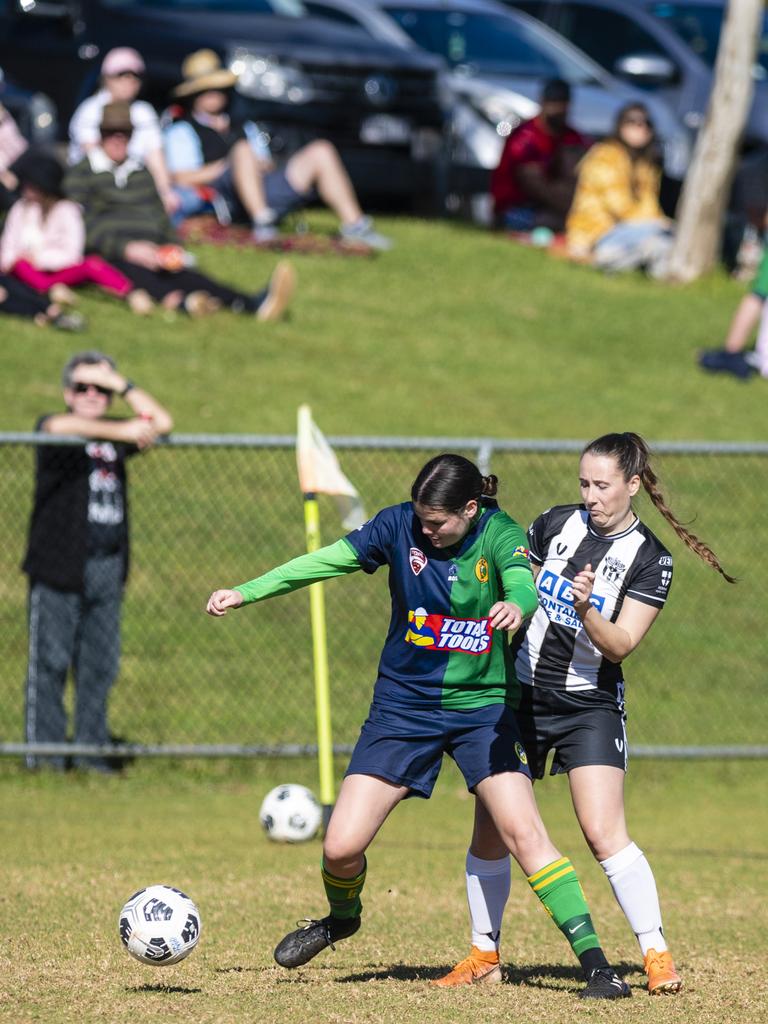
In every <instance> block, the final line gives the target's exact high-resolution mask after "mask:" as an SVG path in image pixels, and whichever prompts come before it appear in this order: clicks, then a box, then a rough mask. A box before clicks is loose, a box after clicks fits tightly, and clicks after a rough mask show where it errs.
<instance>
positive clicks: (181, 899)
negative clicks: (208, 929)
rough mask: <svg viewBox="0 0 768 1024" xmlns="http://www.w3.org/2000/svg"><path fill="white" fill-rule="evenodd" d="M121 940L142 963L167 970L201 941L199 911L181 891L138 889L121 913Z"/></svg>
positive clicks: (156, 887)
mask: <svg viewBox="0 0 768 1024" xmlns="http://www.w3.org/2000/svg"><path fill="white" fill-rule="evenodd" d="M118 927H119V929H120V940H121V941H122V943H123V945H124V946H125V948H126V949H127V950H128V952H129V953H130V954H131V956H134V957H136V959H137V960H140V961H141V962H142V963H143V964H154V965H155V966H156V967H167V966H168V965H170V964H177V963H178V962H179V960H183V959H184V957H186V956H189V954H190V953H191V952H192V950H193V949H194V948H195V946H196V945H197V942H198V939H199V938H200V929H201V927H202V925H201V921H200V911H199V910H198V909H197V907H196V906H195V904H194V903H193V902H192V900H191V899H190V898H189V896H187V895H185V893H183V892H182V891H181V890H180V889H174V888H173V886H170V885H150V886H147V888H146V889H139V891H138V892H135V893H134V894H133V896H131V898H130V899H129V900H128V901H127V903H126V904H125V906H124V907H123V909H122V910H121V911H120V918H119V922H118Z"/></svg>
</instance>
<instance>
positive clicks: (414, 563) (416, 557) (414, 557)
mask: <svg viewBox="0 0 768 1024" xmlns="http://www.w3.org/2000/svg"><path fill="white" fill-rule="evenodd" d="M408 561H409V562H410V563H411V571H412V572H413V575H414V576H418V575H419V573H420V572H421V570H422V569H423V568H425V566H426V564H427V556H426V555H425V554H424V552H423V551H422V550H421V549H420V548H411V551H410V554H409V555H408Z"/></svg>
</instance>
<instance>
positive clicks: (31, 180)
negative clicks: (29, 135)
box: [13, 147, 64, 199]
mask: <svg viewBox="0 0 768 1024" xmlns="http://www.w3.org/2000/svg"><path fill="white" fill-rule="evenodd" d="M13 171H14V174H15V175H16V177H17V178H18V179H19V184H21V185H32V186H34V188H37V189H39V190H40V191H41V192H44V193H45V194H46V195H49V196H56V197H57V199H62V198H63V196H64V189H63V181H64V168H63V167H62V166H61V164H60V163H59V161H58V160H57V159H56V157H55V156H52V155H51V154H50V153H47V152H45V151H44V150H40V149H34V148H31V147H30V148H29V149H27V150H26V151H25V152H24V153H22V154H21V156H20V157H19V159H18V160H17V161H16V163H15V164H14V166H13Z"/></svg>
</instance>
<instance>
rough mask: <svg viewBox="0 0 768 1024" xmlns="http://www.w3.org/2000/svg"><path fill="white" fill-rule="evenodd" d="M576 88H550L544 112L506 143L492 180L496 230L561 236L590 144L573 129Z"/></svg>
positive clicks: (551, 84) (556, 84)
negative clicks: (578, 170) (537, 231)
mask: <svg viewBox="0 0 768 1024" xmlns="http://www.w3.org/2000/svg"><path fill="white" fill-rule="evenodd" d="M570 101H571V87H570V86H569V85H568V83H567V82H563V81H561V80H560V79H559V78H553V79H551V80H550V81H548V82H546V83H545V85H544V88H543V90H542V94H541V110H540V111H539V113H538V114H537V115H536V117H534V118H532V119H531V120H530V121H523V122H522V124H519V125H518V126H517V128H515V129H514V131H513V132H512V133H511V134H510V135H509V136H508V137H507V140H506V142H505V143H504V149H503V151H502V154H501V160H500V161H499V166H498V167H497V168H496V170H495V171H494V172H493V174H492V176H491V194H492V196H493V204H494V215H495V220H496V226H497V227H500V228H508V229H510V230H513V231H533V230H534V229H535V228H549V229H550V230H551V231H555V232H561V231H563V230H564V228H565V216H566V214H567V213H568V210H569V208H570V205H571V201H572V200H573V192H574V189H575V187H576V165H577V163H578V161H579V159H580V158H581V157H582V156H583V155H584V152H585V150H586V149H587V145H588V143H587V141H586V139H585V138H584V136H583V135H581V134H579V132H577V131H576V130H575V129H574V128H571V127H570V125H569V124H568V109H569V106H570Z"/></svg>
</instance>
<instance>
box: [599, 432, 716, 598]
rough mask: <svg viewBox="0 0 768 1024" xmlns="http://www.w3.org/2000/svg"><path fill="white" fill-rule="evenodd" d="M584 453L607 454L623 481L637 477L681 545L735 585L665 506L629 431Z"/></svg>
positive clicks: (640, 444)
mask: <svg viewBox="0 0 768 1024" xmlns="http://www.w3.org/2000/svg"><path fill="white" fill-rule="evenodd" d="M587 454H589V455H608V456H611V457H612V458H614V459H615V460H616V462H617V464H618V466H619V469H620V470H621V473H622V476H623V477H624V480H625V481H627V480H631V478H632V477H633V476H639V477H640V482H641V483H642V485H643V488H644V489H645V491H646V493H647V495H648V497H649V498H650V499H651V501H652V502H653V504H654V505H655V507H656V509H657V510H658V512H660V513H661V515H662V516H663V517H664V518H665V519H666V521H667V522H668V523H669V525H670V526H671V527H672V529H673V530H674V531H675V533H676V534H677V536H678V537H679V538H680V540H681V541H682V542H683V544H685V546H686V547H688V548H690V549H691V551H693V553H694V554H696V555H698V556H699V558H700V559H701V560H702V561H703V562H706V563H707V565H709V566H711V567H712V568H713V569H715V570H716V571H717V572H719V573H720V575H721V576H722V577H723V579H725V580H727V581H728V582H729V583H735V582H736V579H735V578H734V577H733V576H729V575H728V573H727V572H726V571H725V569H723V567H722V565H721V564H720V560H719V559H718V557H717V555H716V554H715V553H714V551H713V550H712V548H710V547H709V545H708V544H705V543H704V541H702V540H699V538H698V537H697V536H696V534H695V533H691V531H690V530H688V529H686V527H685V526H683V524H682V523H681V522H680V520H679V519H678V518H677V516H676V515H675V514H674V512H673V511H672V510H671V509H670V507H669V506H668V505H667V503H666V501H665V499H664V495H663V494H662V493H661V490H660V489H659V481H658V478H657V476H656V474H655V473H654V471H653V469H652V468H651V451H650V449H649V447H648V445H647V444H646V442H645V441H644V440H643V439H642V437H640V435H639V434H634V433H632V431H629V430H628V431H625V432H624V433H623V434H603V436H602V437H598V438H596V439H595V440H594V441H590V443H589V444H588V445H587V446H586V448H585V449H584V451H583V452H582V455H587Z"/></svg>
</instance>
